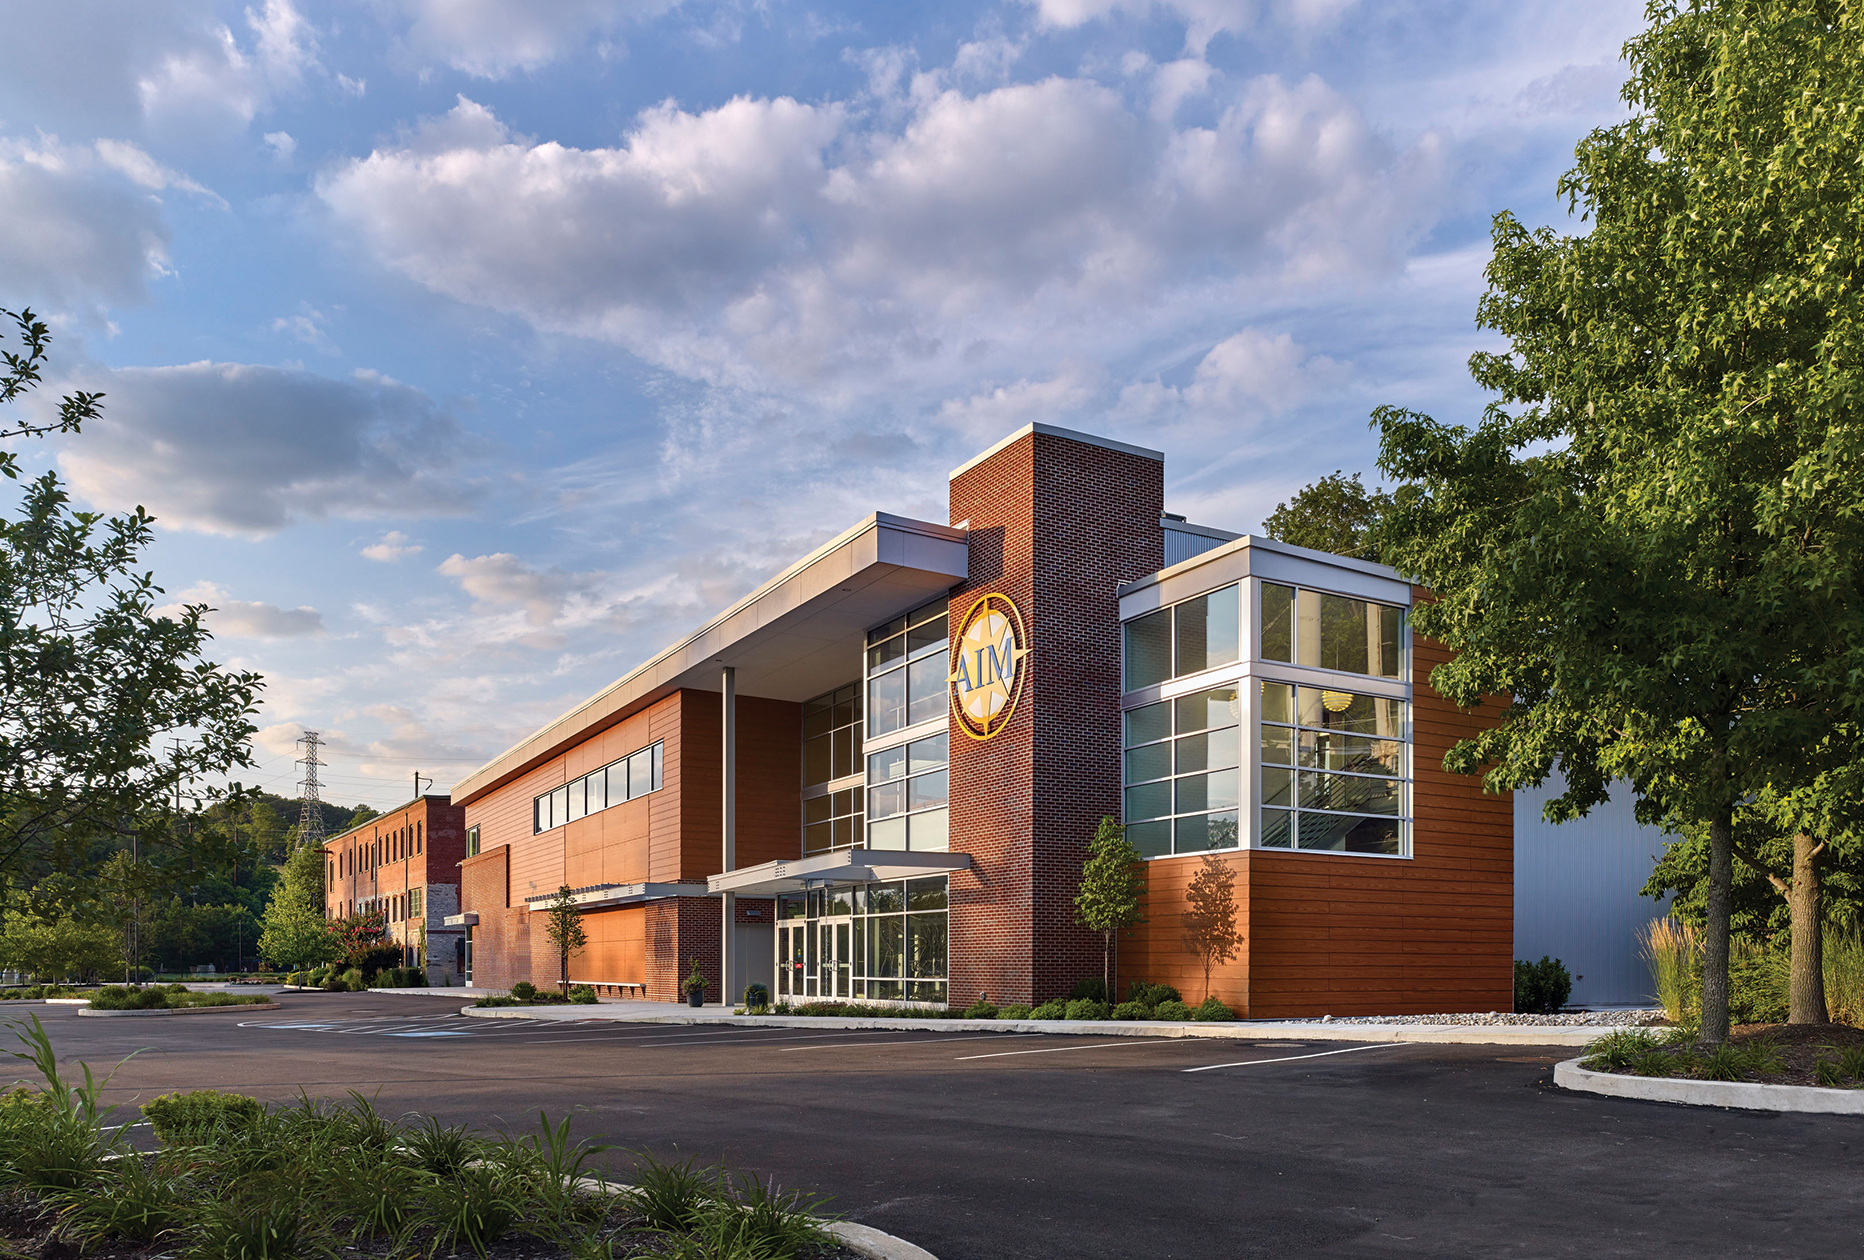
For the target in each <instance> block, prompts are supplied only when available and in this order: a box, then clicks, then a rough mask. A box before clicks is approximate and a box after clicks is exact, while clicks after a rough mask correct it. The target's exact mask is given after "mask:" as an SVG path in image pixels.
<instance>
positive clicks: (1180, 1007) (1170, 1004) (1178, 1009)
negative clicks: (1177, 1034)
mask: <svg viewBox="0 0 1864 1260" xmlns="http://www.w3.org/2000/svg"><path fill="white" fill-rule="evenodd" d="M1152 1018H1153V1019H1170V1020H1178V1021H1180V1022H1182V1021H1184V1020H1187V1019H1196V1018H1197V1012H1196V1011H1193V1010H1192V1009H1191V1008H1190V1007H1188V1006H1186V1005H1185V1004H1184V1003H1183V1002H1180V1001H1177V1000H1175V999H1174V1000H1172V1001H1167V1002H1160V1003H1159V1004H1158V1005H1157V1006H1155V1007H1153V1008H1152Z"/></svg>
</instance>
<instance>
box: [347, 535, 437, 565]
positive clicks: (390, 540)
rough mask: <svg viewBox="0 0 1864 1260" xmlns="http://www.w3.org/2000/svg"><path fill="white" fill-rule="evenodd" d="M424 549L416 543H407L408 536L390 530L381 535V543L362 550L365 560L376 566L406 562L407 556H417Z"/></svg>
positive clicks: (375, 543)
mask: <svg viewBox="0 0 1864 1260" xmlns="http://www.w3.org/2000/svg"><path fill="white" fill-rule="evenodd" d="M425 550H426V548H425V547H422V546H421V545H420V544H418V543H413V542H409V541H408V536H407V535H406V534H404V533H402V532H401V531H400V530H398V529H391V530H389V531H388V532H387V533H386V534H383V535H382V538H381V541H379V542H374V543H371V544H369V545H368V546H367V547H364V548H363V549H362V556H363V559H365V560H374V561H376V562H377V563H378V564H393V563H395V561H397V560H406V559H407V558H408V557H409V556H418V555H420V554H421V552H423V551H425Z"/></svg>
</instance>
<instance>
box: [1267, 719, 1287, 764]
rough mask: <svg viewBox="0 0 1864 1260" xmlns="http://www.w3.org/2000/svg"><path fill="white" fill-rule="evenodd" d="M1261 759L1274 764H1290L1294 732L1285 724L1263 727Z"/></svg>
mask: <svg viewBox="0 0 1864 1260" xmlns="http://www.w3.org/2000/svg"><path fill="white" fill-rule="evenodd" d="M1262 760H1263V761H1264V762H1266V763H1268V764H1269V765H1274V766H1286V765H1292V764H1293V762H1294V732H1293V731H1292V730H1289V729H1288V728H1287V727H1285V726H1265V727H1263V728H1262Z"/></svg>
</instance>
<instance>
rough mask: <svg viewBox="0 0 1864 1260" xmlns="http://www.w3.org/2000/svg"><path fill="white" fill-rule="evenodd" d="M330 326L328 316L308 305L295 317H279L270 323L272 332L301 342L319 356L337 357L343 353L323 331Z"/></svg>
mask: <svg viewBox="0 0 1864 1260" xmlns="http://www.w3.org/2000/svg"><path fill="white" fill-rule="evenodd" d="M329 326H330V316H329V315H327V314H325V313H324V312H323V311H320V310H318V309H317V308H316V307H314V306H311V305H309V304H308V303H307V304H305V305H304V306H303V307H301V308H300V309H299V311H298V313H297V314H296V315H280V316H279V317H278V318H277V319H275V320H273V321H272V331H273V332H275V333H279V334H281V335H283V336H286V337H290V338H291V339H292V340H293V341H301V342H303V343H304V344H305V345H307V346H310V347H311V348H312V349H314V350H316V351H318V352H319V353H320V354H330V355H339V354H342V353H343V351H342V350H341V349H340V348H338V346H337V343H336V342H334V341H332V340H330V334H329V333H328V332H326V331H325V329H327V328H328V327H329Z"/></svg>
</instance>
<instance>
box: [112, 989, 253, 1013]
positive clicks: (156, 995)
mask: <svg viewBox="0 0 1864 1260" xmlns="http://www.w3.org/2000/svg"><path fill="white" fill-rule="evenodd" d="M89 996H90V999H91V1009H92V1010H94V1011H174V1010H186V1009H189V1008H193V1007H206V1006H270V1005H273V1002H272V995H271V994H269V993H196V992H194V991H193V990H192V989H190V988H188V986H187V985H185V984H155V985H149V986H147V987H146V988H145V987H140V986H136V985H121V984H110V985H105V986H104V987H103V988H101V989H97V990H94V991H93V992H92V993H90V995H89Z"/></svg>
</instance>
